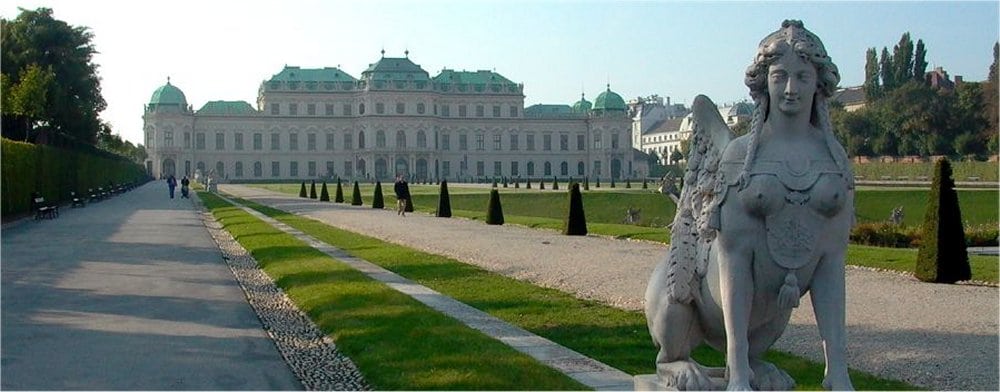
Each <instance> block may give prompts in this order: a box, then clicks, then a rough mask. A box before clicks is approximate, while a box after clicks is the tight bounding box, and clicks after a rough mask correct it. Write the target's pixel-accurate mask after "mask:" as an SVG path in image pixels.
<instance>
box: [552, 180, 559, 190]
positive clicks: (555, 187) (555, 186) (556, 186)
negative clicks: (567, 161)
mask: <svg viewBox="0 0 1000 392" xmlns="http://www.w3.org/2000/svg"><path fill="white" fill-rule="evenodd" d="M552 190H554V191H558V190H559V179H558V178H556V177H552Z"/></svg>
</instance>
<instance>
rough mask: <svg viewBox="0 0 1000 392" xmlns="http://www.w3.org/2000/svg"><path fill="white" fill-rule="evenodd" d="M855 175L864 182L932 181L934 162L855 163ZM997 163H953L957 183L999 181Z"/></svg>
mask: <svg viewBox="0 0 1000 392" xmlns="http://www.w3.org/2000/svg"><path fill="white" fill-rule="evenodd" d="M852 166H853V169H854V175H855V176H861V177H864V178H863V179H864V180H880V179H881V178H882V177H884V176H887V177H891V178H892V179H893V180H897V179H900V178H901V177H906V178H909V179H910V180H911V181H916V180H917V178H918V177H926V180H930V179H931V177H933V176H934V163H933V162H918V163H902V162H894V163H889V162H870V163H854V164H853V165H852ZM997 168H998V166H997V162H972V161H969V162H952V171H953V178H954V179H955V181H968V179H969V177H978V178H979V181H983V182H996V181H997V179H998V172H1000V171H998V169H997Z"/></svg>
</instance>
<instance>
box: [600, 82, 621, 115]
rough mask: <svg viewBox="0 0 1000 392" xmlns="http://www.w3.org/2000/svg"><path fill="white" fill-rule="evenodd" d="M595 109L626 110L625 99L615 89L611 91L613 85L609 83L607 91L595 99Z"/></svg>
mask: <svg viewBox="0 0 1000 392" xmlns="http://www.w3.org/2000/svg"><path fill="white" fill-rule="evenodd" d="M594 110H620V111H623V112H624V111H625V100H624V99H622V96H621V95H618V94H617V93H615V92H614V91H611V85H608V89H607V91H605V92H603V93H601V95H598V96H597V99H596V100H594Z"/></svg>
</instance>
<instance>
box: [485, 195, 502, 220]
mask: <svg viewBox="0 0 1000 392" xmlns="http://www.w3.org/2000/svg"><path fill="white" fill-rule="evenodd" d="M486 224H487V225H502V224H503V206H501V205H500V191H498V190H496V189H492V190H490V204H489V205H487V206H486Z"/></svg>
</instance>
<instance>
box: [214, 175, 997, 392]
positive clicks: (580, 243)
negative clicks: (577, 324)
mask: <svg viewBox="0 0 1000 392" xmlns="http://www.w3.org/2000/svg"><path fill="white" fill-rule="evenodd" d="M220 189H221V190H222V191H223V192H226V193H230V194H233V195H236V196H239V197H243V198H246V199H251V200H253V201H255V202H258V203H262V204H265V205H270V206H272V207H275V208H280V209H283V210H286V211H290V212H294V213H297V214H300V215H304V216H308V217H311V218H314V219H317V220H320V221H323V222H326V223H327V224H330V225H332V226H336V227H339V228H343V229H346V230H350V231H354V232H358V233H362V234H366V235H370V236H373V237H376V238H379V239H382V240H385V241H389V242H393V243H397V244H401V245H406V246H409V247H412V248H415V249H420V250H423V251H427V252H430V253H435V254H441V255H446V256H449V257H452V258H455V259H457V260H461V261H463V262H467V263H470V264H475V265H478V266H481V267H483V268H485V269H488V270H490V271H495V272H498V273H501V274H504V275H507V276H511V277H514V278H517V279H522V280H527V281H530V282H532V283H534V284H537V285H540V286H544V287H550V288H555V289H558V290H562V291H566V292H570V293H574V294H575V295H576V296H578V297H581V298H587V299H594V300H598V301H601V302H604V303H607V304H610V305H613V306H617V307H620V308H624V309H631V310H639V309H641V308H642V301H643V299H642V298H643V295H644V292H645V288H646V282H647V280H648V279H649V276H650V274H651V273H652V270H653V267H654V266H655V264H656V263H657V262H658V261H659V260H660V259H661V258H662V257H663V256H664V255H665V253H666V250H667V248H666V246H664V245H659V244H654V243H647V242H637V241H622V240H614V239H608V238H602V237H594V236H588V237H569V236H563V235H561V234H559V233H556V232H553V231H543V230H536V229H529V228H524V227H518V226H513V225H504V226H487V225H485V224H483V223H482V222H478V221H471V220H466V219H460V218H453V219H441V218H435V217H432V216H428V215H425V214H411V215H408V216H406V217H405V218H401V217H398V216H396V214H395V213H394V212H392V211H389V210H384V211H373V210H372V209H371V208H370V207H369V206H363V207H353V206H349V205H344V204H333V203H320V202H317V201H313V200H309V199H302V198H297V197H294V196H290V195H286V194H281V193H276V192H271V191H267V190H263V189H258V188H251V187H246V186H240V185H220ZM847 293H848V294H847V323H848V335H849V339H848V353H849V356H850V359H849V364H850V366H851V367H852V368H855V369H859V370H864V371H867V372H871V373H874V374H877V375H880V376H882V377H886V378H892V379H898V380H903V381H906V382H909V383H912V384H914V385H917V386H921V387H926V388H930V389H944V390H973V389H975V390H997V389H998V382H1000V381H998V379H1000V377H998V376H1000V371H998V369H1000V362H998V356H1000V353H998V352H1000V350H998V317H1000V309H998V294H997V288H996V287H984V286H972V285H937V284H926V283H920V282H917V281H916V280H914V279H913V278H910V277H907V276H902V275H899V274H893V273H884V272H875V271H869V270H865V269H860V268H849V269H848V270H847ZM776 348H777V349H779V350H782V351H787V352H790V353H794V354H796V355H801V356H804V357H807V358H810V359H813V360H816V361H819V362H822V360H823V352H822V346H821V344H820V343H819V334H818V332H817V331H816V324H815V320H814V318H813V316H812V306H811V303H810V301H809V300H808V297H805V298H803V301H802V304H801V305H800V307H799V308H798V309H797V310H796V311H795V312H794V313H793V315H792V320H791V322H790V323H789V325H788V328H787V329H786V331H785V334H784V336H783V337H782V338H781V339H780V340H779V341H778V343H777V344H776ZM652 360H653V359H652V358H650V361H652Z"/></svg>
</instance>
